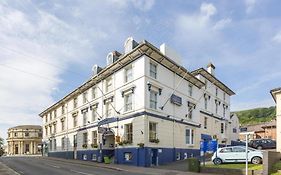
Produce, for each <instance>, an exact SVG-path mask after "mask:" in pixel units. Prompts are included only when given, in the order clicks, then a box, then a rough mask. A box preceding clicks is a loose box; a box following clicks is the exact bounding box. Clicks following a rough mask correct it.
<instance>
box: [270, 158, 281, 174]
mask: <svg viewBox="0 0 281 175" xmlns="http://www.w3.org/2000/svg"><path fill="white" fill-rule="evenodd" d="M278 170H281V161H279V162H277V163H275V164H274V165H273V166H272V171H271V172H272V173H271V175H281V173H279V172H277V171H278Z"/></svg>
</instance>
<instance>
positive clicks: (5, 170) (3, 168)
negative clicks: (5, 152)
mask: <svg viewBox="0 0 281 175" xmlns="http://www.w3.org/2000/svg"><path fill="white" fill-rule="evenodd" d="M0 174H1V175H19V174H18V173H17V172H15V171H14V170H12V169H11V168H9V167H8V166H7V165H5V164H3V163H2V162H0Z"/></svg>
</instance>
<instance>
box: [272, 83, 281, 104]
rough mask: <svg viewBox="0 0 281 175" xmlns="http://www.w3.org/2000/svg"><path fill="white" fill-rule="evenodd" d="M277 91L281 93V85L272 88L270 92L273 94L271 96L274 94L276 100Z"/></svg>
mask: <svg viewBox="0 0 281 175" xmlns="http://www.w3.org/2000/svg"><path fill="white" fill-rule="evenodd" d="M277 93H281V87H279V88H275V89H272V90H271V91H270V94H271V96H272V98H273V99H274V101H275V102H276V94H277Z"/></svg>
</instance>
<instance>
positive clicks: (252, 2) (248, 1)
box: [245, 0, 257, 14]
mask: <svg viewBox="0 0 281 175" xmlns="http://www.w3.org/2000/svg"><path fill="white" fill-rule="evenodd" d="M256 3H257V1H256V0H245V5H246V13H248V14H249V13H251V12H252V11H253V9H254V7H255V6H256Z"/></svg>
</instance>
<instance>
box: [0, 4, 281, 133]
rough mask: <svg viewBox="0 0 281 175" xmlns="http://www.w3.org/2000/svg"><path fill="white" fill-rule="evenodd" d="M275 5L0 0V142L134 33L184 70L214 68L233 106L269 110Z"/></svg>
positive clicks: (279, 62)
mask: <svg viewBox="0 0 281 175" xmlns="http://www.w3.org/2000/svg"><path fill="white" fill-rule="evenodd" d="M280 6H281V2H280V1H279V0H237V1H224V0H221V1H219V0H209V1H208V0H204V1H201V0H196V1H191V0H189V1H187V0H173V1H166V0H165V1H164V0H95V1H91V0H88V1H87V0H85V1H81V0H73V1H68V0H60V1H55V0H46V1H40V0H25V1H22V0H13V1H10V0H0V98H1V100H0V137H3V138H7V128H9V127H12V126H15V125H21V124H39V125H41V124H42V120H41V118H40V117H39V116H38V114H39V113H40V112H42V111H43V110H44V109H46V108H47V107H48V106H50V105H51V104H53V103H54V102H56V101H58V100H59V99H61V98H62V97H64V96H65V95H66V94H68V93H69V92H70V91H72V90H74V89H75V88H76V87H78V86H79V85H81V84H82V83H83V82H85V81H86V80H87V79H89V78H90V76H91V67H92V66H93V65H94V64H98V65H100V66H102V67H104V66H105V64H106V55H107V54H108V53H109V52H111V51H113V50H117V51H119V52H124V48H123V45H124V41H125V40H126V39H127V38H128V37H130V36H132V37H133V38H134V39H135V40H136V41H141V40H143V39H145V40H147V41H149V42H150V43H152V44H154V45H155V46H157V47H159V46H160V45H161V44H162V43H166V44H167V45H168V46H169V47H171V48H173V49H174V50H176V51H177V52H178V54H179V55H180V56H181V58H182V62H183V66H184V67H186V68H187V69H188V70H190V71H192V70H194V69H197V68H201V67H206V65H207V64H208V63H209V62H212V63H213V64H214V65H215V66H216V76H217V78H218V79H219V80H221V81H222V82H224V83H225V84H226V85H227V86H228V87H230V88H231V89H232V90H233V91H234V92H235V93H236V95H235V96H233V97H232V98H231V110H232V111H237V110H243V109H249V108H256V107H268V106H273V105H275V104H274V101H273V100H272V97H271V95H270V93H269V91H270V90H271V89H273V88H276V87H280V86H281V82H280V77H281V69H280V67H281V23H280V21H281V11H280V8H279V7H280Z"/></svg>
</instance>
